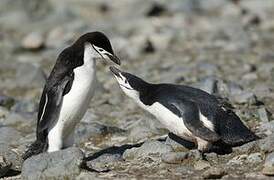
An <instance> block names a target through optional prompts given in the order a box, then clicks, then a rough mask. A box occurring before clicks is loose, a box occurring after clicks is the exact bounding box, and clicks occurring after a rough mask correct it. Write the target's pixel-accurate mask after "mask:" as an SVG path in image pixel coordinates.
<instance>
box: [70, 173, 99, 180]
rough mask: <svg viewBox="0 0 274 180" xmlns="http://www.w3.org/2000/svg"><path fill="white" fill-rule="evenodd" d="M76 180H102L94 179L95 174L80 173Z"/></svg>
mask: <svg viewBox="0 0 274 180" xmlns="http://www.w3.org/2000/svg"><path fill="white" fill-rule="evenodd" d="M75 179H76V180H90V179H104V178H98V177H96V174H95V173H90V172H81V173H80V175H79V176H77V177H76V178H75Z"/></svg>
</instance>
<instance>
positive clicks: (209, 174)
mask: <svg viewBox="0 0 274 180" xmlns="http://www.w3.org/2000/svg"><path fill="white" fill-rule="evenodd" d="M226 174H227V173H226V172H225V170H224V169H220V168H216V167H213V168H209V169H208V170H206V171H205V172H204V173H203V174H202V176H203V178H204V179H220V178H222V177H223V176H224V175H226Z"/></svg>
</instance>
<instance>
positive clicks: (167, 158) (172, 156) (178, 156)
mask: <svg viewBox="0 0 274 180" xmlns="http://www.w3.org/2000/svg"><path fill="white" fill-rule="evenodd" d="M188 155H189V154H188V153H187V152H170V153H165V154H163V155H162V157H161V158H162V161H163V162H165V163H169V164H179V163H182V162H183V160H185V159H186V158H188Z"/></svg>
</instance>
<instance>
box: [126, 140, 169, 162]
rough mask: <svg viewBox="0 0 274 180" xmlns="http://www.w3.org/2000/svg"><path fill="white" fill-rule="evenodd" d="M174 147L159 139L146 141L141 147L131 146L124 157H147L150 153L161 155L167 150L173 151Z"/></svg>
mask: <svg viewBox="0 0 274 180" xmlns="http://www.w3.org/2000/svg"><path fill="white" fill-rule="evenodd" d="M171 151H172V148H171V147H170V146H167V145H165V144H163V143H161V142H159V141H146V142H145V143H144V144H143V145H142V146H141V147H139V148H131V149H128V150H126V151H125V152H124V154H123V159H135V158H142V157H147V156H150V155H155V154H158V155H161V154H164V153H167V152H171Z"/></svg>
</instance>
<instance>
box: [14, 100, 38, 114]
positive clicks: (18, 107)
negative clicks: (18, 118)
mask: <svg viewBox="0 0 274 180" xmlns="http://www.w3.org/2000/svg"><path fill="white" fill-rule="evenodd" d="M11 110H12V111H15V112H19V113H30V114H33V113H35V112H37V111H38V105H37V104H35V103H33V102H31V101H29V100H22V101H18V102H17V103H15V105H14V106H13V107H12V108H11Z"/></svg>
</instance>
